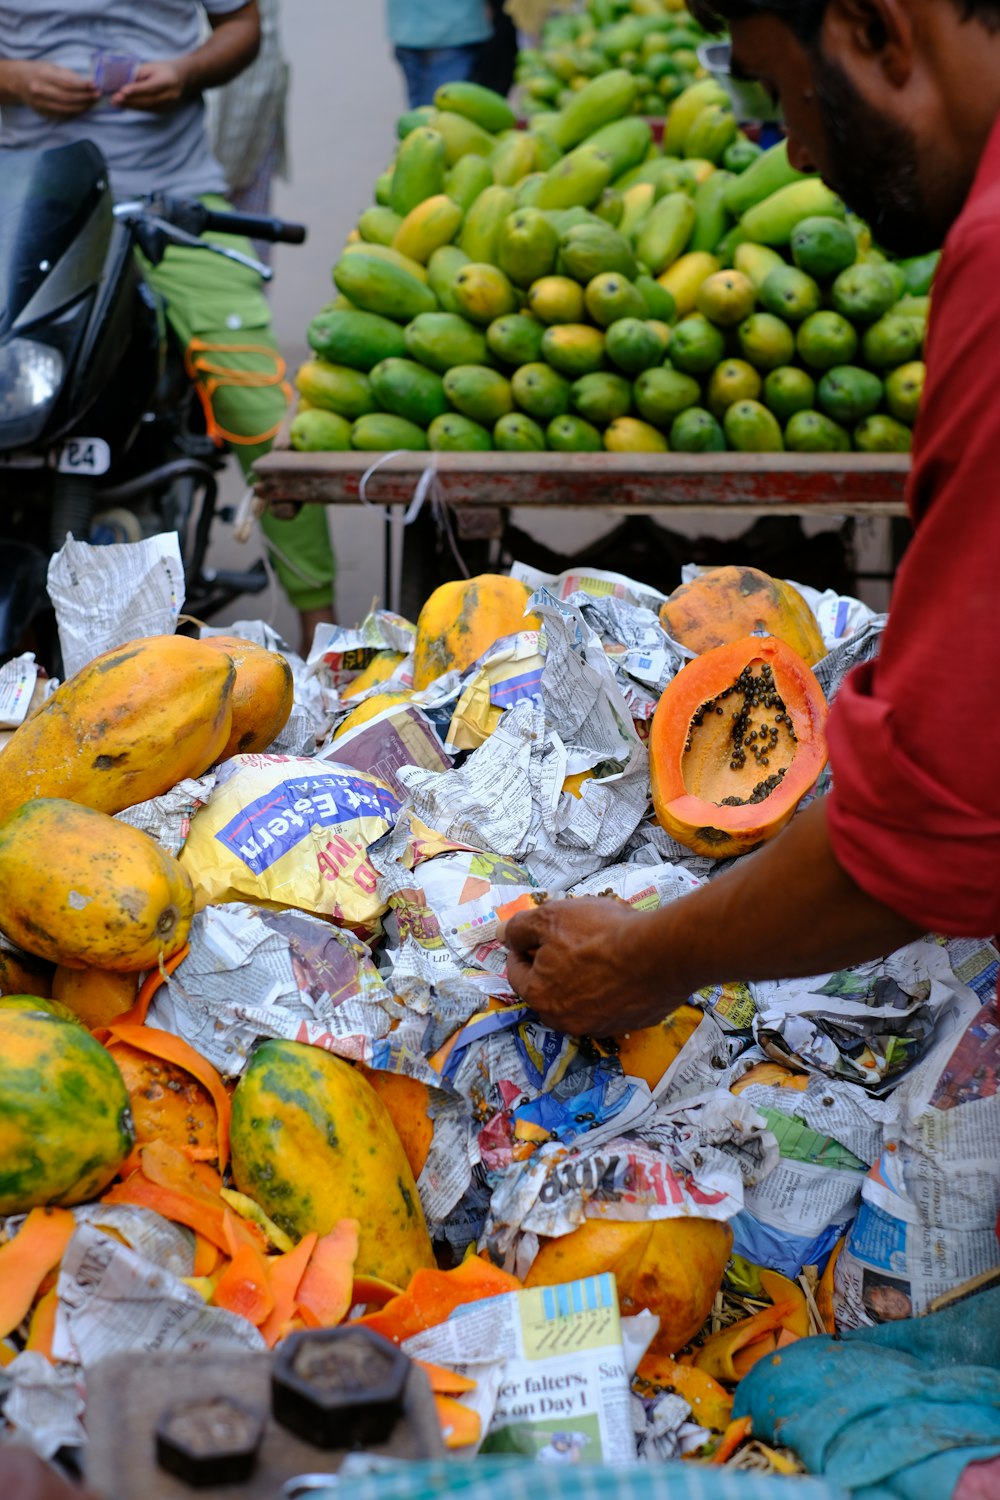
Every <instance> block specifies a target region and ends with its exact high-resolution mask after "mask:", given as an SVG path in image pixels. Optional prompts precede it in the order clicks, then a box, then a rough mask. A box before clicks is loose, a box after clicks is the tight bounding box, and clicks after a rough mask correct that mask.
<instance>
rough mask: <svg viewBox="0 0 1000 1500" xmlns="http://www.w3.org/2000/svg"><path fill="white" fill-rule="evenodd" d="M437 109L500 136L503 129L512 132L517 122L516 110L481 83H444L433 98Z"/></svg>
mask: <svg viewBox="0 0 1000 1500" xmlns="http://www.w3.org/2000/svg"><path fill="white" fill-rule="evenodd" d="M434 103H435V105H436V107H437V108H438V109H442V110H450V111H451V112H452V113H453V114H457V115H464V116H465V118H466V119H467V120H471V121H472V122H473V124H474V125H478V126H479V127H480V129H481V130H488V131H490V132H491V134H493V135H498V134H499V132H500V131H501V130H513V129H514V126H515V125H516V124H517V121H516V119H515V117H514V111H513V110H512V109H511V107H510V105H509V104H508V103H507V100H506V99H505V98H504V97H503V95H502V94H497V93H495V92H494V91H493V89H488V88H484V87H483V85H482V84H481V83H466V82H464V81H459V80H455V81H453V82H451V83H443V84H442V85H441V87H440V88H439V89H438V90H437V91H436V93H435V95H434Z"/></svg>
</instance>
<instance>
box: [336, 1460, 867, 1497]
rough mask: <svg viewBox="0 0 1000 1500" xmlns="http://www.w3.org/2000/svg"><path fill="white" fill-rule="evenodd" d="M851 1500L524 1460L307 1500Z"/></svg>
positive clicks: (426, 1467) (358, 1480)
mask: <svg viewBox="0 0 1000 1500" xmlns="http://www.w3.org/2000/svg"><path fill="white" fill-rule="evenodd" d="M445 1495H461V1496H462V1500H848V1497H847V1496H846V1495H845V1493H844V1491H843V1490H840V1489H837V1488H836V1487H835V1486H833V1485H830V1484H827V1483H826V1482H825V1481H824V1480H822V1479H803V1478H801V1477H799V1478H780V1477H777V1476H771V1475H763V1474H747V1473H740V1472H739V1471H737V1470H733V1469H729V1470H727V1469H708V1468H703V1467H701V1466H700V1465H698V1464H690V1463H669V1464H655V1465H647V1464H642V1465H639V1464H637V1465H636V1466H635V1467H634V1468H611V1467H610V1466H605V1467H603V1468H602V1467H599V1466H598V1465H596V1464H565V1465H562V1464H560V1465H549V1464H540V1463H535V1462H534V1461H533V1460H531V1459H521V1458H492V1457H483V1458H477V1459H476V1460H475V1461H474V1462H472V1463H469V1462H465V1461H462V1460H454V1461H451V1462H449V1461H447V1460H445V1461H444V1462H433V1463H400V1464H393V1465H392V1466H391V1467H386V1468H384V1469H382V1470H380V1471H379V1472H377V1473H372V1474H360V1475H351V1476H347V1475H343V1474H341V1475H340V1476H339V1477H338V1481H337V1485H336V1488H333V1489H329V1490H320V1491H319V1492H318V1493H317V1492H314V1493H313V1494H312V1495H311V1496H310V1500H438V1497H439V1496H445Z"/></svg>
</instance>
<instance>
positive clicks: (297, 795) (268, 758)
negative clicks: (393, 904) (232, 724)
mask: <svg viewBox="0 0 1000 1500" xmlns="http://www.w3.org/2000/svg"><path fill="white" fill-rule="evenodd" d="M399 808H400V802H399V798H398V797H397V796H396V794H395V793H394V792H393V791H392V790H391V789H390V788H389V787H387V786H386V785H385V783H384V782H381V781H379V780H378V779H377V778H376V777H374V776H370V775H368V774H366V773H365V772H362V771H357V770H355V768H354V767H353V766H342V765H339V764H338V763H337V762H335V761H323V760H316V759H307V758H298V757H294V756H272V755H236V756H234V757H233V758H232V760H227V761H224V762H223V764H222V766H221V767H220V768H219V772H218V778H217V781H216V786H215V790H214V791H213V793H212V796H211V797H210V799H209V801H208V803H207V805H206V806H205V807H203V808H202V809H201V810H200V812H198V813H197V814H196V815H195V817H194V819H193V821H192V824H191V831H190V834H189V835H188V841H187V844H186V846H185V849H184V853H183V855H182V863H183V865H184V867H185V869H186V870H187V872H188V874H189V875H190V876H191V879H192V881H193V882H194V887H195V899H196V904H197V907H198V908H199V909H200V908H201V907H204V906H207V905H208V904H209V903H213V902H225V901H241V900H249V901H252V902H255V903H257V904H258V905H263V906H280V907H284V906H288V907H296V908H298V909H299V910H301V911H307V912H316V913H318V914H320V915H322V916H327V917H330V918H332V920H333V921H335V922H337V923H338V924H339V925H340V926H342V927H350V928H351V929H352V930H353V931H354V932H357V933H360V934H361V935H363V936H367V935H369V934H372V933H375V932H377V930H378V924H379V918H380V917H381V915H382V913H383V911H384V910H385V907H384V904H383V903H382V902H381V901H380V899H379V896H378V876H377V874H376V872H375V870H374V868H373V866H372V864H371V861H370V860H369V858H368V846H369V845H370V844H373V843H374V842H375V840H376V839H378V838H381V836H382V835H383V834H384V833H386V832H387V831H388V829H389V828H391V827H392V825H393V823H394V822H395V820H396V815H397V814H398V812H399Z"/></svg>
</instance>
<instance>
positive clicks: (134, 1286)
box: [52, 1224, 266, 1369]
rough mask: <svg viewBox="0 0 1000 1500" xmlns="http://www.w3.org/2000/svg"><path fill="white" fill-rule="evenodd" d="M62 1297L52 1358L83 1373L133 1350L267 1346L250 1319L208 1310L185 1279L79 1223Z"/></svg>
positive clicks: (64, 1267)
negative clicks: (79, 1369) (113, 1355)
mask: <svg viewBox="0 0 1000 1500" xmlns="http://www.w3.org/2000/svg"><path fill="white" fill-rule="evenodd" d="M56 1290H57V1296H58V1299H59V1306H58V1311H57V1313H56V1328H55V1335H54V1338H53V1341H52V1352H53V1356H54V1358H55V1359H56V1360H57V1361H65V1362H67V1363H72V1364H78V1365H82V1366H83V1367H84V1369H86V1368H87V1366H88V1365H92V1364H95V1363H96V1362H97V1360H99V1359H102V1358H103V1357H104V1356H105V1355H106V1354H119V1353H123V1352H125V1351H127V1350H129V1349H135V1350H141V1351H142V1352H143V1353H145V1354H152V1353H155V1352H156V1351H158V1350H164V1349H173V1350H177V1351H178V1352H180V1351H181V1350H185V1351H187V1352H191V1353H197V1352H198V1351H199V1350H201V1349H205V1348H207V1347H208V1346H209V1345H211V1344H228V1345H230V1346H233V1345H235V1346H238V1347H240V1348H243V1349H263V1348H265V1347H266V1346H265V1344H264V1340H263V1339H262V1338H261V1336H260V1334H259V1333H258V1332H257V1329H256V1328H255V1327H254V1326H253V1324H252V1323H248V1322H247V1320H246V1319H245V1318H241V1317H238V1316H237V1315H236V1314H235V1313H231V1312H226V1311H225V1310H224V1309H222V1308H219V1307H209V1306H207V1304H206V1303H205V1301H204V1299H203V1298H202V1296H201V1294H200V1293H199V1292H197V1291H195V1289H194V1288H193V1287H190V1286H187V1285H186V1284H185V1282H183V1281H182V1280H180V1278H179V1277H177V1276H174V1275H172V1274H171V1272H169V1271H166V1270H164V1269H163V1268H162V1267H161V1266H157V1265H154V1264H153V1262H152V1261H149V1260H146V1259H144V1257H143V1256H141V1255H138V1254H137V1253H136V1252H135V1251H134V1250H130V1249H129V1247H128V1246H127V1245H123V1244H122V1243H121V1241H120V1240H117V1239H115V1238H113V1236H111V1235H110V1234H104V1233H103V1232H102V1231H101V1230H100V1229H97V1228H95V1227H94V1226H93V1225H90V1224H81V1225H80V1227H79V1228H78V1229H77V1230H76V1231H75V1232H74V1234H73V1236H72V1238H71V1240H70V1242H69V1244H68V1245H67V1247H66V1252H65V1254H64V1255H63V1258H62V1264H61V1266H60V1270H59V1280H58V1282H57V1283H56Z"/></svg>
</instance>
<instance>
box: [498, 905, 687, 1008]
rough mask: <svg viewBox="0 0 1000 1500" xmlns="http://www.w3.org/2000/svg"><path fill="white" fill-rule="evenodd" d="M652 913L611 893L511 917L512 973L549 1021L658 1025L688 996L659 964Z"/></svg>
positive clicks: (509, 969)
mask: <svg viewBox="0 0 1000 1500" xmlns="http://www.w3.org/2000/svg"><path fill="white" fill-rule="evenodd" d="M647 929H648V917H647V916H646V915H644V914H642V913H640V912H635V911H633V910H632V908H631V907H630V906H628V905H626V903H625V902H623V901H618V900H617V899H616V898H615V897H609V896H580V897H576V898H574V899H573V900H570V901H547V902H546V903H545V904H544V905H542V906H537V907H535V908H534V910H533V911H524V912H518V914H517V916H515V917H512V918H511V920H510V921H509V922H508V924H507V928H506V931H505V933H504V941H505V942H506V944H507V947H508V948H509V949H510V956H509V958H508V960H507V978H508V979H509V980H510V982H511V984H512V985H513V986H514V988H515V990H516V991H517V993H518V994H519V995H520V996H521V998H522V999H523V1000H526V1001H527V1003H528V1004H529V1005H530V1006H531V1007H532V1009H533V1010H535V1011H537V1013H538V1015H539V1016H540V1017H541V1019H542V1020H543V1021H544V1022H545V1023H546V1025H548V1026H551V1027H553V1029H554V1030H556V1031H565V1032H569V1033H571V1034H572V1035H577V1036H578V1035H587V1036H599V1037H601V1036H615V1035H617V1034H618V1033H619V1032H622V1031H627V1030H628V1029H629V1028H630V1027H639V1026H652V1025H654V1024H655V1023H656V1022H657V1021H659V1020H661V1019H662V1018H663V1017H664V1016H665V1015H666V1014H667V1012H668V1011H670V1010H672V1009H673V1007H674V1006H675V1005H679V1004H680V1003H681V1001H682V1000H684V999H685V998H686V997H685V995H683V994H680V995H672V994H671V993H670V991H669V988H668V985H667V982H666V976H665V975H658V974H657V973H656V972H655V964H654V962H653V961H652V953H651V949H650V944H649V939H650V936H651V935H650V933H649V932H648V930H647Z"/></svg>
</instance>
